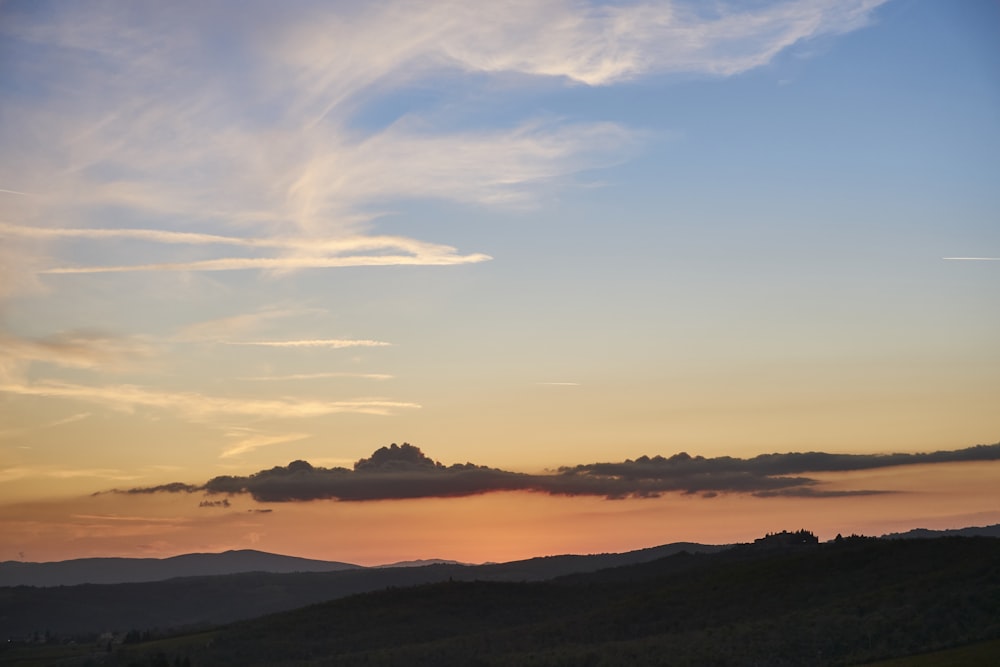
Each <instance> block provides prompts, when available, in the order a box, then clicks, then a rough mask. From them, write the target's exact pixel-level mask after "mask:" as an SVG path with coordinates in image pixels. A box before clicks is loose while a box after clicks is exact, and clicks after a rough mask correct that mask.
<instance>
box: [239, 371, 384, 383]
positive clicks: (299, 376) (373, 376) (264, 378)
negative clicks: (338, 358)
mask: <svg viewBox="0 0 1000 667" xmlns="http://www.w3.org/2000/svg"><path fill="white" fill-rule="evenodd" d="M394 377H395V376H394V375H390V374H388V373H350V372H346V371H345V372H340V371H331V372H328V373H290V374H288V375H255V376H250V377H241V378H237V379H239V380H243V381H246V382H269V381H285V380H326V379H330V378H360V379H362V380H391V379H393V378H394Z"/></svg>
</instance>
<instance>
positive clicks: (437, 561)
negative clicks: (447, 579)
mask: <svg viewBox="0 0 1000 667" xmlns="http://www.w3.org/2000/svg"><path fill="white" fill-rule="evenodd" d="M426 565H469V563H462V562H461V561H457V560H447V559H444V558H421V559H419V560H401V561H399V562H398V563H386V564H385V565H376V566H375V567H377V568H380V569H384V568H389V567H424V566H426Z"/></svg>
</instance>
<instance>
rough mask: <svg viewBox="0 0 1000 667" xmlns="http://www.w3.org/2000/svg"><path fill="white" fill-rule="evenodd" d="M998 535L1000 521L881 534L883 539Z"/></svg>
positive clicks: (999, 532)
mask: <svg viewBox="0 0 1000 667" xmlns="http://www.w3.org/2000/svg"><path fill="white" fill-rule="evenodd" d="M948 536H960V537H1000V523H997V524H993V525H992V526H972V527H969V528H952V529H948V530H928V529H927V528H914V529H913V530H908V531H906V532H905V533H888V534H886V535H883V536H882V538H883V539H915V538H917V539H919V538H931V537H948Z"/></svg>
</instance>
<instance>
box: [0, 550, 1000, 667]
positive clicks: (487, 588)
mask: <svg viewBox="0 0 1000 667" xmlns="http://www.w3.org/2000/svg"><path fill="white" fill-rule="evenodd" d="M787 535H791V534H787ZM797 535H799V537H802V534H801V533H799V534H797ZM783 539H784V538H782V539H778V540H771V541H770V543H769V544H767V545H764V546H762V545H760V544H757V545H744V546H739V547H734V548H732V549H729V550H726V551H721V552H717V553H714V554H700V555H695V554H690V553H678V554H674V555H671V556H667V557H665V558H660V559H657V560H653V561H649V562H646V563H640V564H636V565H629V566H625V567H617V568H611V569H606V570H600V571H597V572H592V573H581V574H576V575H572V576H569V577H558V578H555V579H552V580H549V581H536V582H530V581H524V582H509V581H508V582H501V581H482V580H480V581H457V580H452V581H443V582H439V583H435V584H429V585H422V586H415V587H410V588H390V589H386V590H381V591H378V592H371V593H366V594H363V595H356V596H351V597H346V598H342V599H338V600H333V601H330V602H325V603H322V604H317V605H313V606H310V607H306V608H302V609H298V610H295V611H291V612H284V613H280V614H274V615H270V616H266V617H263V618H258V619H254V620H250V621H245V622H241V623H237V624H234V625H230V626H227V627H223V628H219V629H217V630H212V631H208V632H204V633H202V634H192V635H186V636H174V637H170V638H165V639H161V640H158V641H150V642H147V643H139V644H135V645H131V644H125V645H121V646H110V645H109V647H108V648H110V652H105V653H104V654H103V655H102V656H101V660H100V662H96V660H97V658H96V657H94V656H93V655H91V656H90V657H89V658H88V659H91V660H94V661H95V662H93V663H92V664H107V665H154V664H168V665H174V664H179V665H187V664H190V665H222V666H225V665H445V666H447V665H512V664H516V665H664V664H667V665H728V666H734V667H743V666H750V665H772V666H783V665H789V666H791V665H796V666H799V665H856V664H863V663H866V662H871V661H874V660H881V659H887V658H892V657H898V656H905V655H912V654H916V653H923V652H928V651H933V650H940V649H947V648H953V647H957V646H964V645H970V644H974V643H977V642H988V641H990V640H997V639H1000V540H997V539H994V538H978V537H977V538H965V537H944V538H937V539H920V540H876V539H871V538H858V537H849V538H843V539H840V540H837V541H834V542H830V543H826V544H815V543H804V542H802V541H801V540H800V542H799V543H788V544H780V542H782V541H783ZM787 541H788V542H794V540H791V539H789V540H787ZM133 639H141V637H133ZM997 647H1000V644H998V643H997V642H996V641H994V642H993V643H992V644H990V643H984V644H982V645H981V648H980V649H977V650H978V651H979V653H982V652H986V653H987V654H991V653H994V652H995V651H996V648H997ZM996 657H998V656H995V655H988V658H989V659H993V658H996ZM2 660H3V658H2V655H0V661H2ZM61 664H62V663H61ZM77 664H83V663H82V662H80V663H77ZM984 664H988V663H984Z"/></svg>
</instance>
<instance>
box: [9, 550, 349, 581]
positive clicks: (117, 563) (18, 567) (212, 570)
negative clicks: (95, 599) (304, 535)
mask: <svg viewBox="0 0 1000 667" xmlns="http://www.w3.org/2000/svg"><path fill="white" fill-rule="evenodd" d="M359 567H360V566H359V565H352V564H350V563H339V562H336V561H324V560H312V559H309V558H297V557H295V556H282V555H279V554H271V553H266V552H263V551H254V550H252V549H244V550H241V551H225V552H223V553H217V554H185V555H183V556H174V557H172V558H80V559H76V560H64V561H56V562H52V563H23V562H20V561H5V562H2V563H0V586H73V585H76V584H119V583H128V582H141V581H162V580H164V579H173V578H176V577H204V576H212V575H220V574H237V573H240V572H335V571H339V570H351V569H357V568H359Z"/></svg>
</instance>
